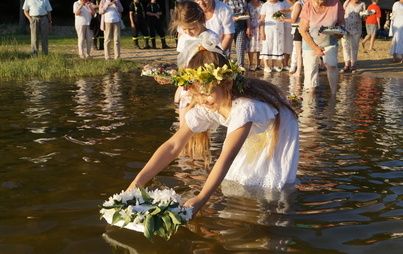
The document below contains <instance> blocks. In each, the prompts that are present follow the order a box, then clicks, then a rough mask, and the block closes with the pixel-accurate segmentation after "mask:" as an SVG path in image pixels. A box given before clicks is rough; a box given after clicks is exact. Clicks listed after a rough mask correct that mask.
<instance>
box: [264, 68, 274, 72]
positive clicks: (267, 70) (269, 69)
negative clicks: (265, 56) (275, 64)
mask: <svg viewBox="0 0 403 254" xmlns="http://www.w3.org/2000/svg"><path fill="white" fill-rule="evenodd" d="M263 71H264V72H272V71H273V70H272V69H271V68H270V67H267V68H264V69H263Z"/></svg>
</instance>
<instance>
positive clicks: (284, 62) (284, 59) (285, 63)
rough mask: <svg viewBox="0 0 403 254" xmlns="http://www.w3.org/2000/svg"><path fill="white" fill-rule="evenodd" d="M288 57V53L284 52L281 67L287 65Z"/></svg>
mask: <svg viewBox="0 0 403 254" xmlns="http://www.w3.org/2000/svg"><path fill="white" fill-rule="evenodd" d="M289 59H290V54H285V53H284V58H283V60H282V63H283V68H284V67H287V66H288V62H289Z"/></svg>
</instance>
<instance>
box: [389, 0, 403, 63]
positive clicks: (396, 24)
mask: <svg viewBox="0 0 403 254" xmlns="http://www.w3.org/2000/svg"><path fill="white" fill-rule="evenodd" d="M391 19H392V31H393V40H392V48H391V49H390V53H389V55H391V56H392V57H393V62H400V63H403V0H399V1H396V2H395V3H394V4H393V7H392V17H391Z"/></svg>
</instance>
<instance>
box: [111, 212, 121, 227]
mask: <svg viewBox="0 0 403 254" xmlns="http://www.w3.org/2000/svg"><path fill="white" fill-rule="evenodd" d="M119 211H120V210H117V211H116V212H115V213H114V214H113V216H112V225H114V224H116V223H117V222H118V221H120V220H121V219H122V216H120V213H119Z"/></svg>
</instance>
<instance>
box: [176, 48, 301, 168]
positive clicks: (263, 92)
mask: <svg viewBox="0 0 403 254" xmlns="http://www.w3.org/2000/svg"><path fill="white" fill-rule="evenodd" d="M205 63H214V64H215V66H216V67H222V66H224V65H225V64H228V59H227V58H225V57H224V56H223V55H221V54H219V53H215V52H210V51H207V50H201V51H199V52H198V53H196V54H195V55H194V57H193V58H192V59H191V60H190V61H189V64H188V67H189V68H192V69H196V68H198V67H200V66H203V65H204V64H205ZM233 82H236V81H235V80H234V81H233ZM229 83H230V80H226V81H222V82H221V83H220V84H218V86H220V87H222V88H223V90H224V92H225V94H226V98H227V100H228V103H229V104H230V103H232V100H234V99H236V98H241V97H244V98H250V99H254V100H258V101H261V102H265V103H267V104H270V105H271V106H273V107H274V108H275V109H276V110H277V111H278V112H279V113H278V114H277V115H276V116H275V120H274V127H273V130H272V131H273V135H272V137H271V142H270V148H269V154H268V156H269V158H270V157H271V156H272V155H273V153H274V149H275V147H276V144H277V139H278V131H279V128H280V121H281V119H280V112H281V110H289V111H291V112H292V113H293V114H294V116H295V117H296V118H298V116H297V113H296V112H295V111H294V109H293V108H292V107H291V105H290V104H289V102H288V101H287V99H286V97H285V95H284V94H283V92H282V91H281V90H280V89H279V88H278V87H276V86H275V85H273V84H271V83H269V82H267V81H264V80H260V79H248V87H247V88H245V89H243V91H240V90H239V88H238V86H236V85H235V84H234V85H232V86H231V85H228V84H229ZM196 104H197V101H196V100H193V101H192V103H191V104H190V106H189V107H190V108H191V107H194V106H195V105H196ZM184 149H185V152H187V154H188V155H189V156H190V157H191V158H195V156H197V157H199V156H202V157H203V159H204V161H205V165H206V166H208V165H209V164H210V163H211V152H210V134H209V131H206V132H203V133H197V134H195V135H193V137H192V138H191V139H190V140H189V142H188V144H187V145H186V146H185V148H184Z"/></svg>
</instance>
